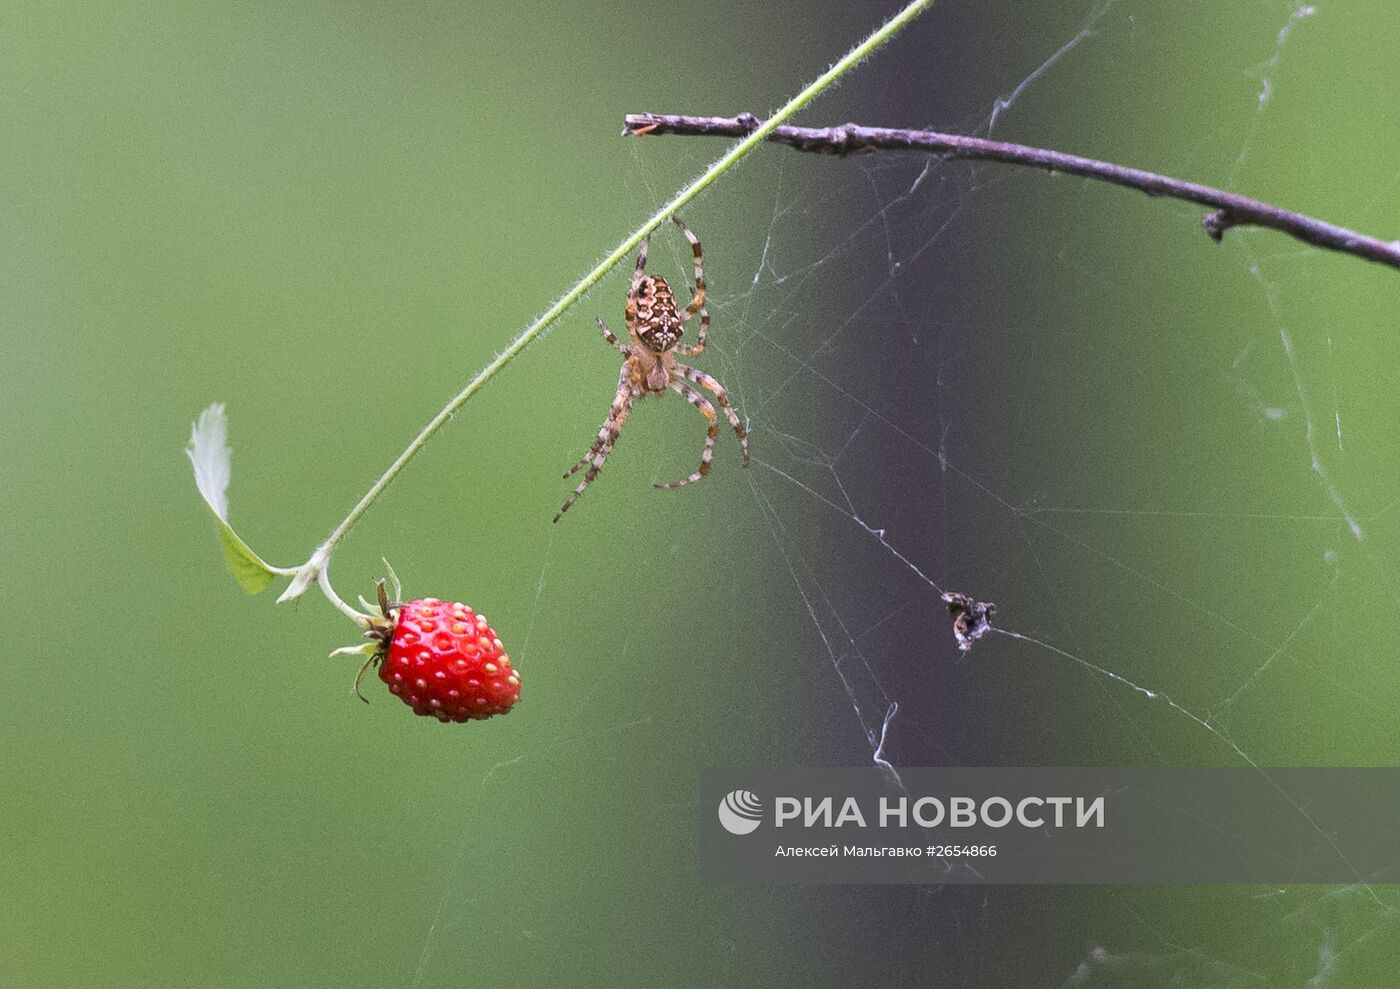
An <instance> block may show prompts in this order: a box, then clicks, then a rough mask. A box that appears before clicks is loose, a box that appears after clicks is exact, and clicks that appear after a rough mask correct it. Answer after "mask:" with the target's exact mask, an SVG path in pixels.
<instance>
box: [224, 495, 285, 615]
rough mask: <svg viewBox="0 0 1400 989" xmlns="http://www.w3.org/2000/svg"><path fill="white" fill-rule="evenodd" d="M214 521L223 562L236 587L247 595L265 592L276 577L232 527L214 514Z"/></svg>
mask: <svg viewBox="0 0 1400 989" xmlns="http://www.w3.org/2000/svg"><path fill="white" fill-rule="evenodd" d="M210 511H213V509H210ZM214 520H215V521H216V522H218V523H219V541H220V542H222V543H223V544H224V562H225V563H227V564H228V572H229V573H231V574H233V579H234V580H236V581H238V586H239V587H241V588H243V589H244V590H245V591H247V592H248V593H249V594H257V593H258V592H260V591H263V590H266V588H267V585H268V584H270V583H272V578H273V577H275V576H277V575H276V574H275V573H274V572H273V571H272V569H271V568H270V567H268V565H267V564H266V563H264V562H263V560H262V557H260V556H258V554H256V553H254V552H253V551H252V550H251V549H249V548H248V544H247V543H245V542H244V541H243V540H242V539H240V538H239V536H238V533H236V532H234V531H233V527H232V526H230V525H229V524H228V523H227V522H225V521H224V520H223V519H221V518H219V516H218V513H215V514H214Z"/></svg>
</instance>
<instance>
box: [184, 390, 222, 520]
mask: <svg viewBox="0 0 1400 989" xmlns="http://www.w3.org/2000/svg"><path fill="white" fill-rule="evenodd" d="M185 453H186V454H187V455H188V456H189V458H190V463H191V464H193V465H194V483H195V484H196V485H198V487H199V493H200V494H201V495H203V496H204V500H205V501H206V502H207V503H208V504H209V507H210V509H212V510H213V512H214V514H215V515H217V516H218V517H219V518H220V519H221V520H222V521H224V522H225V523H227V522H228V482H229V478H230V476H231V474H232V463H233V451H232V450H230V449H229V445H228V418H227V417H226V416H225V415H224V403H223V402H215V403H214V404H213V405H211V406H209V408H207V409H205V410H204V411H203V412H201V413H200V414H199V419H198V420H197V421H196V422H195V424H194V429H193V430H191V432H190V445H189V446H188V447H186V448H185Z"/></svg>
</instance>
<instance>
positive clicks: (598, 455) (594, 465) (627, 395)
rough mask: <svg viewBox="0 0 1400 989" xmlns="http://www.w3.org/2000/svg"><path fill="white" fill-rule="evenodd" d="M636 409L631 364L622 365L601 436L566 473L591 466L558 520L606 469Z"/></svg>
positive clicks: (561, 511)
mask: <svg viewBox="0 0 1400 989" xmlns="http://www.w3.org/2000/svg"><path fill="white" fill-rule="evenodd" d="M631 412H632V390H631V386H630V383H629V382H628V380H627V365H626V364H625V363H624V364H623V365H622V373H621V374H620V375H619V376H618V386H617V397H616V398H614V399H613V404H612V409H610V410H609V411H608V417H607V418H606V419H604V420H603V426H602V428H601V429H599V430H598V438H597V439H596V440H594V441H593V445H592V446H591V447H589V450H588V452H587V453H586V454H584V456H583V459H582V460H580V461H579V462H578V463H576V464H574V466H573V467H571V468H570V469H569V472H568V473H567V474H565V475H564V476H565V477H570V476H572V475H573V474H574V473H576V472H577V471H578V470H580V469H581V468H582V467H583V465H584V464H588V465H589V467H588V470H587V471H586V472H585V473H584V475H583V480H582V481H580V482H579V485H578V487H576V488H574V492H573V494H571V495H569V498H568V500H567V501H565V502H564V506H563V507H562V508H560V509H559V514H557V515H555V516H554V521H556V522H558V521H559V520H560V519H561V518H563V517H564V513H565V512H567V511H568V510H569V509H570V508H572V507H573V504H574V502H576V501H578V500H579V497H580V496H581V495H582V494H583V492H584V491H585V490H586V489H587V487H588V486H589V485H590V484H592V483H593V479H594V478H595V477H597V476H598V472H599V471H600V470H602V469H603V461H605V460H607V459H608V454H609V453H611V452H612V448H613V444H615V443H616V442H617V437H618V434H619V433H621V432H622V425H623V423H625V422H626V421H627V417H628V415H630V414H631Z"/></svg>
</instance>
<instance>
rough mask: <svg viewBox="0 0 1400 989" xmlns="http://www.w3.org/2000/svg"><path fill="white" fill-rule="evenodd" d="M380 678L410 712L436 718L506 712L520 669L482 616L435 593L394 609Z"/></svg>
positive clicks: (471, 717)
mask: <svg viewBox="0 0 1400 989" xmlns="http://www.w3.org/2000/svg"><path fill="white" fill-rule="evenodd" d="M379 679H381V680H383V681H384V682H385V683H386V684H388V686H389V690H390V692H391V693H394V694H397V695H398V697H399V699H400V700H402V701H403V702H404V703H405V704H407V705H408V706H409V707H411V708H413V713H414V714H421V715H424V716H426V717H434V718H437V719H438V720H439V721H471V720H480V719H483V718H489V717H491V716H492V715H493V714H505V713H506V712H507V711H509V710H510V709H511V708H512V707H513V706H514V705H515V702H516V701H518V700H520V674H519V673H518V672H517V671H516V670H515V669H513V668H512V667H511V665H510V657H508V656H507V655H506V654H505V650H504V649H503V648H502V647H501V640H500V639H498V638H497V637H496V633H495V632H494V631H492V630H491V626H490V625H488V624H487V623H486V619H485V618H482V617H480V616H478V615H476V614H474V613H473V612H472V609H470V608H468V607H467V606H466V605H465V604H457V603H455V602H451V601H439V600H438V599H437V598H424V599H422V600H420V601H410V602H408V603H407V604H405V605H403V607H401V608H399V609H398V620H397V622H396V624H395V625H394V634H393V638H392V639H390V641H389V649H388V652H387V653H386V654H385V655H384V658H383V660H382V662H381V663H380V664H379Z"/></svg>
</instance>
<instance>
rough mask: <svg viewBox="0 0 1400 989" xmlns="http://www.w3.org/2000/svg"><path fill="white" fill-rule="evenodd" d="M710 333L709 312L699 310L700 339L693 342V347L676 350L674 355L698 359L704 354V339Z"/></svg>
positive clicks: (704, 309)
mask: <svg viewBox="0 0 1400 989" xmlns="http://www.w3.org/2000/svg"><path fill="white" fill-rule="evenodd" d="M709 332H710V310H708V309H706V308H704V307H703V306H702V307H701V308H700V337H699V339H697V340H696V341H695V345H694V346H693V347H692V346H689V345H683V346H680V347H677V348H676V353H678V354H680V355H681V356H682V357H699V356H700V355H701V354H703V353H704V352H705V337H706V335H708V334H709Z"/></svg>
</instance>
